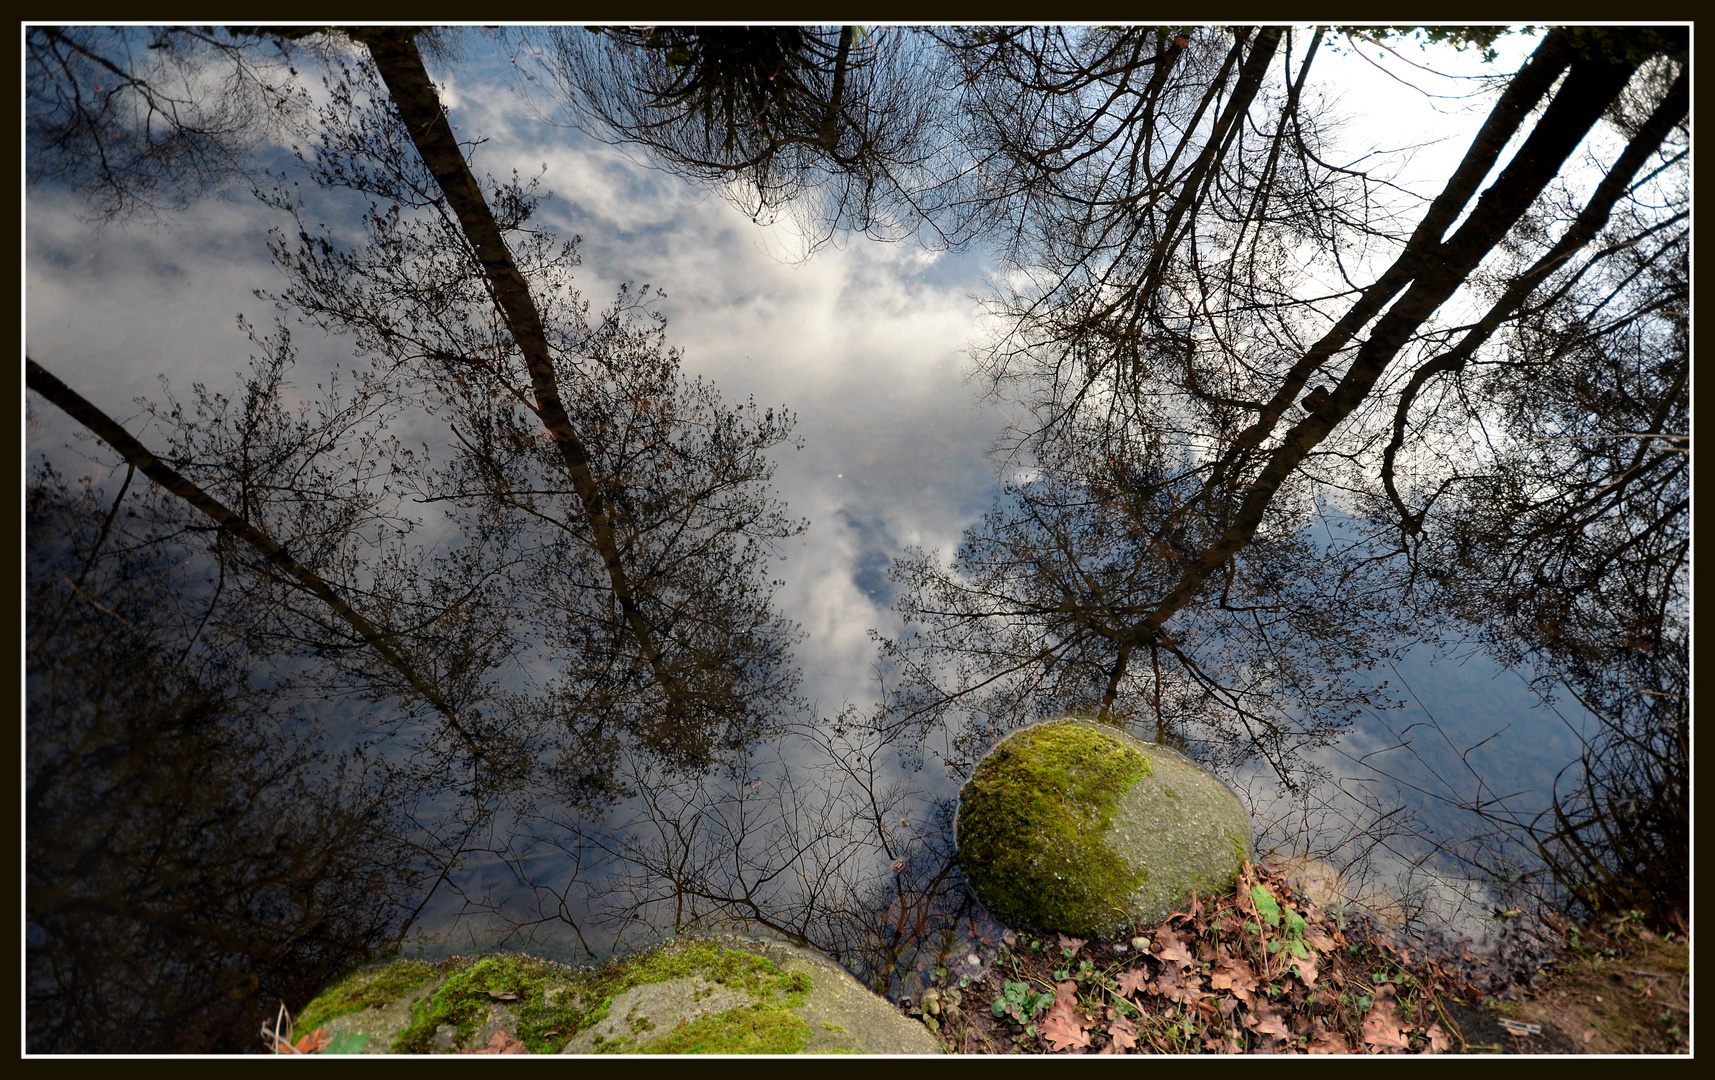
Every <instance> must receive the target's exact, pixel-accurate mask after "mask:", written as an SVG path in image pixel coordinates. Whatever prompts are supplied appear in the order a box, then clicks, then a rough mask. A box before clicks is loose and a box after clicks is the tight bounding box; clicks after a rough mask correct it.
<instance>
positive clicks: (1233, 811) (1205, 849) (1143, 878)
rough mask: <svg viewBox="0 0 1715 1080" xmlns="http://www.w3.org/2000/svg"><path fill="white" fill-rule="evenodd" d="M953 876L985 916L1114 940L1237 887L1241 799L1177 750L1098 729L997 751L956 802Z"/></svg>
mask: <svg viewBox="0 0 1715 1080" xmlns="http://www.w3.org/2000/svg"><path fill="white" fill-rule="evenodd" d="M956 834H957V837H958V845H959V863H960V865H961V867H962V868H963V869H964V872H965V878H966V880H967V881H969V882H970V885H971V889H972V890H973V891H974V892H975V893H976V896H977V899H978V900H980V901H981V902H982V904H983V906H984V907H986V908H987V909H988V910H989V913H990V914H992V915H994V917H995V918H997V919H999V920H1000V921H1001V922H1003V923H1007V924H1009V925H1012V926H1017V927H1020V928H1030V929H1033V930H1038V931H1042V932H1047V933H1063V934H1072V935H1076V936H1078V937H1085V938H1109V939H1111V938H1115V937H1118V936H1120V935H1122V934H1124V933H1127V932H1128V931H1130V930H1131V929H1132V928H1133V927H1150V926H1155V925H1157V924H1159V923H1160V922H1161V921H1162V920H1164V919H1166V918H1167V916H1169V915H1171V914H1173V912H1174V911H1176V910H1178V909H1179V908H1180V905H1182V904H1185V903H1187V902H1189V900H1190V899H1191V893H1192V892H1193V891H1196V892H1199V893H1202V894H1204V895H1208V894H1210V893H1214V892H1219V891H1221V890H1225V889H1228V888H1231V887H1232V884H1233V882H1234V880H1235V879H1236V878H1237V876H1238V872H1239V868H1240V867H1241V866H1242V865H1243V863H1244V861H1245V860H1246V859H1248V858H1249V857H1250V848H1251V823H1250V815H1249V814H1248V813H1247V812H1246V811H1245V808H1244V805H1243V804H1242V803H1240V802H1239V799H1238V796H1236V795H1234V794H1233V792H1232V790H1231V789H1229V788H1228V787H1227V786H1226V785H1225V784H1223V783H1221V782H1220V781H1219V780H1217V779H1215V778H1214V777H1213V776H1210V775H1209V774H1208V773H1207V772H1205V771H1203V769H1202V768H1201V767H1200V766H1198V765H1197V763H1196V762H1194V761H1192V760H1190V759H1189V758H1187V757H1185V756H1184V755H1183V754H1180V753H1178V752H1177V751H1175V750H1171V749H1169V748H1167V747H1165V746H1158V745H1156V744H1154V743H1146V742H1143V741H1141V740H1139V739H1135V738H1132V737H1131V736H1130V735H1127V734H1125V733H1124V732H1123V731H1120V730H1119V729H1118V728H1114V727H1110V726H1108V725H1106V724H1098V723H1095V722H1093V721H1086V720H1077V719H1070V718H1068V719H1063V720H1050V721H1047V722H1044V723H1041V724H1036V725H1033V726H1031V727H1027V728H1024V729H1021V730H1019V731H1016V732H1014V733H1013V734H1011V735H1009V736H1007V737H1006V738H1005V739H1003V740H1001V741H1000V743H998V744H997V745H996V746H995V747H994V749H993V750H991V751H990V752H989V753H988V754H987V755H986V756H985V757H984V758H983V760H982V761H981V762H979V763H978V764H977V768H976V771H975V772H974V773H973V774H972V776H971V779H970V781H969V782H968V783H967V784H966V785H965V787H964V789H963V790H962V791H961V792H960V793H959V817H958V822H957V824H956Z"/></svg>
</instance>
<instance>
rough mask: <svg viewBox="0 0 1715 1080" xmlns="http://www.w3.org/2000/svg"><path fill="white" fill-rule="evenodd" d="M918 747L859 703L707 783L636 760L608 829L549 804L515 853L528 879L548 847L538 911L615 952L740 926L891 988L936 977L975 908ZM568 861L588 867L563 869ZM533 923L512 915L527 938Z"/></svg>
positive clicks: (707, 776) (630, 760)
mask: <svg viewBox="0 0 1715 1080" xmlns="http://www.w3.org/2000/svg"><path fill="white" fill-rule="evenodd" d="M915 745H916V744H915V739H914V738H913V736H912V733H911V728H910V726H908V725H899V724H888V723H887V722H886V721H885V719H884V718H883V717H880V716H867V717H866V716H862V715H860V714H858V713H857V712H856V711H855V710H851V709H848V710H847V711H846V712H845V713H843V714H841V715H840V716H839V717H836V718H834V719H833V720H832V721H829V722H827V723H824V724H819V725H804V726H798V727H794V728H793V729H791V730H790V731H788V732H785V733H783V734H782V736H780V737H778V738H775V739H771V740H769V741H768V742H767V743H766V744H763V745H759V746H758V747H756V748H755V749H754V750H753V752H752V753H750V754H749V755H747V756H746V757H745V758H744V759H743V760H742V761H740V762H735V763H733V764H730V765H726V766H722V767H720V768H717V769H711V770H707V771H704V772H700V773H692V772H688V771H685V770H681V769H673V768H667V767H663V766H662V764H661V762H660V761H659V760H658V759H656V758H654V757H652V756H650V755H647V754H640V753H636V752H631V753H626V754H623V755H621V757H620V758H619V766H620V768H619V771H620V775H621V777H622V778H623V781H624V783H625V785H626V786H627V787H628V788H630V789H632V791H633V792H634V793H635V795H634V797H633V798H631V799H628V800H626V801H625V802H624V803H622V804H619V805H618V806H616V807H615V808H614V810H613V812H612V813H611V814H610V815H609V816H607V817H605V818H602V819H591V818H588V817H570V816H567V815H566V814H565V812H564V811H560V812H554V811H551V810H550V811H549V812H548V814H547V817H546V820H545V821H544V822H543V823H542V824H540V825H537V826H535V827H534V828H530V827H527V828H526V829H525V830H524V832H525V833H526V834H527V835H526V836H524V837H520V838H519V839H520V841H521V842H520V843H519V844H518V846H517V847H515V848H514V850H513V852H512V853H511V857H512V859H513V861H514V865H516V866H517V868H518V871H519V873H520V874H521V875H522V876H524V877H525V878H526V879H531V878H532V876H533V871H532V867H533V866H535V865H537V860H538V859H539V858H540V855H541V853H542V852H543V851H548V850H553V851H557V852H559V853H561V854H562V856H563V858H560V859H555V860H550V861H548V862H546V863H545V864H542V865H545V866H547V867H548V868H550V869H549V870H548V873H551V874H553V875H556V876H555V877H554V878H553V879H552V880H549V879H548V878H547V876H546V875H544V876H542V877H540V878H536V879H534V880H532V884H533V886H534V888H535V890H536V892H537V895H538V907H539V908H540V910H542V911H543V912H568V911H587V912H589V913H590V914H591V917H592V921H594V922H595V923H597V924H599V925H605V926H607V927H610V928H611V929H612V932H613V933H614V934H615V935H616V938H615V941H614V942H613V943H612V945H618V944H620V943H622V942H630V943H636V942H638V941H647V940H651V939H652V938H654V937H656V936H658V935H661V934H670V933H677V932H681V931H685V930H694V929H700V928H710V927H719V926H722V925H728V924H734V923H741V924H745V925H749V926H752V927H757V928H762V929H766V930H768V931H771V932H773V933H775V934H778V935H780V936H781V937H784V938H786V939H788V940H791V941H793V942H796V943H798V944H802V945H810V946H814V947H816V948H820V949H822V950H824V951H826V952H828V953H829V954H831V955H833V956H835V957H837V958H840V959H842V960H845V961H847V962H848V964H849V965H850V966H852V967H853V968H854V970H857V971H859V972H861V973H863V974H864V975H865V976H866V977H869V978H871V979H872V980H874V981H875V982H876V985H877V987H878V988H885V987H886V986H887V985H888V984H889V981H890V980H894V979H897V978H898V977H900V976H901V975H902V974H904V973H908V972H909V971H910V970H912V969H913V967H916V966H921V965H923V964H928V966H930V967H933V966H934V963H935V962H937V961H936V953H935V950H936V949H937V948H939V950H940V952H941V953H945V951H946V950H947V949H948V948H950V947H951V944H952V934H951V928H952V926H953V924H954V922H955V921H956V918H957V916H958V915H959V914H960V912H962V911H963V910H964V909H965V907H966V906H967V905H968V904H969V901H968V900H967V899H966V898H965V897H964V894H963V891H962V889H961V888H960V887H959V879H958V878H957V876H956V873H955V871H954V868H953V867H954V861H953V852H952V849H951V832H950V829H949V825H950V813H951V806H950V805H949V804H948V803H946V802H944V801H936V800H935V799H933V798H931V797H930V796H929V795H928V794H927V793H926V792H925V790H924V789H923V787H922V786H920V785H918V784H916V783H915V782H913V780H912V776H913V771H914V770H913V767H912V763H911V761H910V760H909V757H910V754H911V752H912V749H913V747H914V746H915ZM544 825H545V826H547V827H546V828H544V827H543V826H544ZM568 863H571V864H575V865H577V866H578V867H579V873H577V874H576V875H570V876H567V875H564V873H563V871H564V867H565V865H566V864H568ZM532 921H533V920H532V919H530V918H522V919H520V918H517V917H515V916H514V917H508V918H506V919H504V920H503V922H504V924H505V925H506V926H508V927H511V928H513V929H514V930H515V931H517V932H525V931H527V928H528V927H529V926H530V925H531V923H532ZM937 938H944V939H945V940H942V941H940V942H939V945H937V941H936V939H937ZM603 944H604V945H607V944H608V943H605V942H604V943H603ZM925 950H927V951H925ZM941 959H944V957H941Z"/></svg>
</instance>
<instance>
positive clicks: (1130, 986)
mask: <svg viewBox="0 0 1715 1080" xmlns="http://www.w3.org/2000/svg"><path fill="white" fill-rule="evenodd" d="M1114 981H1115V982H1117V983H1119V988H1120V994H1121V996H1124V997H1130V996H1131V995H1132V994H1135V993H1137V992H1138V991H1140V990H1143V989H1145V984H1146V983H1148V982H1149V972H1147V971H1145V970H1144V969H1143V968H1132V969H1130V970H1128V971H1122V972H1120V973H1119V974H1118V975H1116V976H1114Z"/></svg>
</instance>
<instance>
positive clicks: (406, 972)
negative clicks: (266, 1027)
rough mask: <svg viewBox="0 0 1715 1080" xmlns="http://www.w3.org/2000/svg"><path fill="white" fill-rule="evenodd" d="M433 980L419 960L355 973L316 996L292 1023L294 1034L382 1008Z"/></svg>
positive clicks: (431, 971) (428, 968)
mask: <svg viewBox="0 0 1715 1080" xmlns="http://www.w3.org/2000/svg"><path fill="white" fill-rule="evenodd" d="M434 977H435V966H434V965H433V964H430V963H426V962H425V961H422V960H395V961H393V962H392V963H391V964H387V965H386V966H384V967H379V968H365V969H363V970H362V971H354V972H352V973H351V974H350V975H347V976H346V977H345V978H343V979H341V980H340V981H339V982H337V983H335V984H334V985H332V986H330V987H328V988H327V989H326V990H324V991H322V992H321V994H319V995H317V997H316V999H315V1000H314V1001H311V1002H310V1003H309V1004H308V1005H305V1006H304V1007H303V1009H302V1011H300V1012H299V1013H298V1015H297V1017H295V1018H294V1020H293V1024H292V1027H293V1030H294V1031H298V1032H301V1033H303V1034H306V1035H307V1034H309V1033H310V1032H312V1031H314V1030H315V1029H316V1028H319V1027H321V1026H322V1025H323V1024H325V1023H327V1022H328V1021H329V1020H332V1019H334V1018H335V1017H339V1016H345V1015H346V1014H348V1013H354V1012H357V1011H359V1010H360V1009H366V1008H369V1007H371V1006H378V1005H385V1004H387V1003H388V1002H390V1001H394V1000H397V999H398V998H399V997H400V996H402V995H404V994H406V993H409V992H410V991H412V990H415V989H416V988H417V987H419V986H421V985H423V984H424V983H426V982H428V981H429V980H430V979H433V978H434Z"/></svg>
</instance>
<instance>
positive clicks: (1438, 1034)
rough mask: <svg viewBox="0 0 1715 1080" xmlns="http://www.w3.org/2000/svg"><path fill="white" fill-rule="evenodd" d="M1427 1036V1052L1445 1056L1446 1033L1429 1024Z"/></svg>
mask: <svg viewBox="0 0 1715 1080" xmlns="http://www.w3.org/2000/svg"><path fill="white" fill-rule="evenodd" d="M1427 1034H1428V1036H1429V1052H1430V1053H1431V1054H1445V1053H1446V1052H1447V1048H1448V1047H1450V1046H1452V1045H1453V1040H1452V1039H1449V1038H1448V1037H1447V1033H1446V1032H1445V1031H1442V1030H1441V1025H1440V1024H1430V1025H1429V1031H1428V1032H1427ZM1586 1041H1588V1039H1586Z"/></svg>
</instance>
